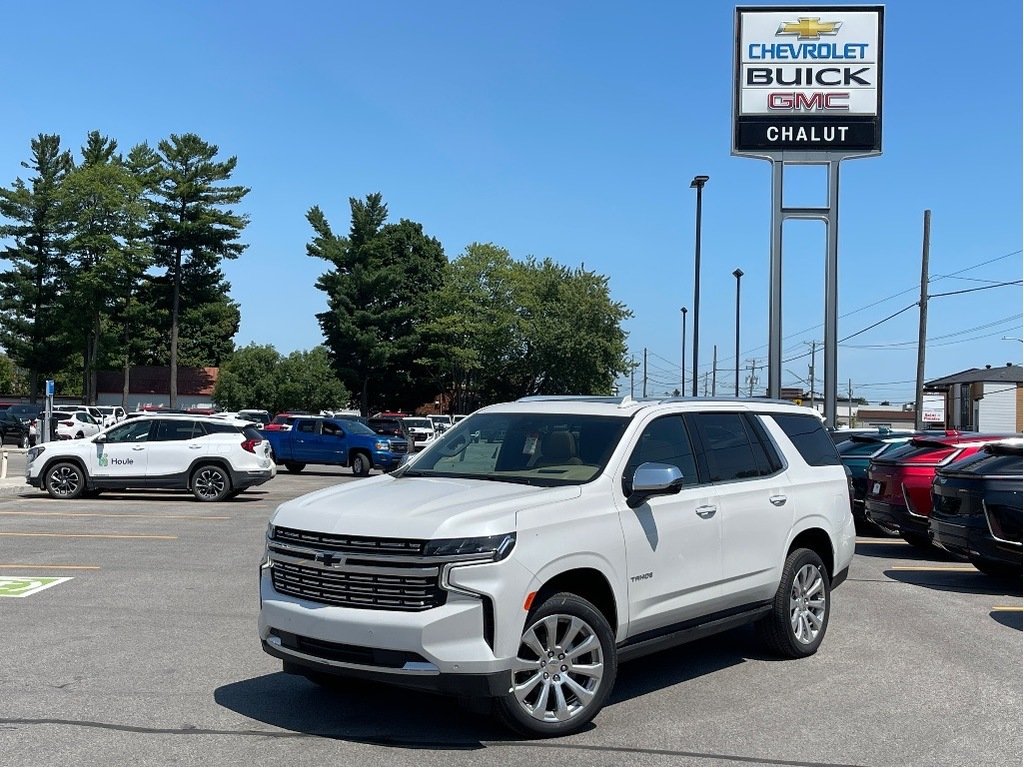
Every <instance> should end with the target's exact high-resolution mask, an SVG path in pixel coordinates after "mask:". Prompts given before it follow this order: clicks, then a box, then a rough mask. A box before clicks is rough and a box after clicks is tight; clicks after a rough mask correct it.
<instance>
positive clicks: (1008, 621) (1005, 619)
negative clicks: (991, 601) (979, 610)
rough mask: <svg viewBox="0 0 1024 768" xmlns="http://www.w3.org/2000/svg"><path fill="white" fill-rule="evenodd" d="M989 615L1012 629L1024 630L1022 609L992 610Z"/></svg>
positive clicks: (998, 622)
mask: <svg viewBox="0 0 1024 768" xmlns="http://www.w3.org/2000/svg"><path fill="white" fill-rule="evenodd" d="M989 616H991V617H992V618H993V619H994V620H995V622H996V623H997V624H1002V625H1003V626H1004V627H1009V628H1010V629H1016V630H1017V631H1018V632H1022V631H1024V613H1021V612H1020V611H992V612H991V613H989Z"/></svg>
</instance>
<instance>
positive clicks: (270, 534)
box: [267, 523, 275, 541]
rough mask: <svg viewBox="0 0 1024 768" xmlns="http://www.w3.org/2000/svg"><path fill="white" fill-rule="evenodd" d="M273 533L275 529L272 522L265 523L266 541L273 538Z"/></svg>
mask: <svg viewBox="0 0 1024 768" xmlns="http://www.w3.org/2000/svg"><path fill="white" fill-rule="evenodd" d="M274 533H275V531H274V524H273V523H267V541H269V540H270V539H272V538H274Z"/></svg>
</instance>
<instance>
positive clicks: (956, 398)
mask: <svg viewBox="0 0 1024 768" xmlns="http://www.w3.org/2000/svg"><path fill="white" fill-rule="evenodd" d="M924 388H925V391H926V392H935V393H942V394H944V395H945V398H946V428H947V429H959V430H963V431H967V432H1020V431H1021V415H1022V414H1021V411H1022V400H1024V369H1022V368H1021V366H1019V365H1012V364H1010V363H1007V364H1006V365H1004V366H1002V367H999V368H993V367H992V366H991V365H986V366H985V367H984V368H970V369H968V370H966V371H960V373H954V374H952V375H951V376H945V377H943V378H941V379H935V380H934V381H928V382H925V385H924Z"/></svg>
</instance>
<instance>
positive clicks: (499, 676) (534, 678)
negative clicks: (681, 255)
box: [259, 397, 854, 736]
mask: <svg viewBox="0 0 1024 768" xmlns="http://www.w3.org/2000/svg"><path fill="white" fill-rule="evenodd" d="M853 549H854V527H853V517H852V515H851V513H850V495H849V487H848V483H847V477H846V473H845V470H844V468H843V466H842V464H841V463H840V461H839V456H838V454H837V453H836V450H835V447H834V446H833V443H832V441H831V440H830V439H829V437H828V434H827V433H826V432H825V430H824V428H823V427H822V424H821V421H820V419H819V418H818V416H817V415H816V414H815V413H814V412H813V411H811V410H809V409H806V408H800V407H797V406H794V405H789V404H784V403H779V402H774V401H764V400H749V401H743V400H730V401H725V400H665V401H658V402H655V401H642V402H637V401H634V400H632V399H630V398H626V399H625V400H613V399H610V398H592V397H541V398H527V399H524V400H520V401H518V402H515V403H508V404H503V405H494V406H490V407H487V408H483V409H481V410H480V411H477V412H476V413H475V414H473V415H472V416H470V417H469V418H467V419H465V420H464V421H462V422H461V423H459V424H457V425H456V426H454V427H453V428H452V429H450V430H449V431H448V432H445V433H444V434H443V435H442V436H441V437H439V438H438V439H437V440H436V441H434V443H432V444H431V445H430V446H429V447H427V448H426V449H425V450H424V451H423V452H422V453H421V454H419V455H418V456H416V457H415V458H414V459H413V460H412V461H411V462H409V463H408V464H407V465H405V466H404V467H402V468H401V469H399V470H397V471H396V472H393V473H392V474H390V475H381V476H379V477H374V478H370V479H368V480H361V481H358V482H355V483H351V484H346V485H342V486H336V487H333V488H327V489H324V490H321V491H318V492H316V493H312V494H309V495H307V496H303V497H301V498H298V499H295V500H294V501H290V502H287V503H285V504H283V505H281V506H280V507H279V508H278V510H277V512H276V513H275V514H274V516H273V518H272V519H271V521H270V525H269V527H268V531H267V548H266V556H265V558H264V562H263V564H262V566H261V569H260V601H261V610H260V620H259V635H260V639H261V641H262V643H263V648H264V650H265V651H266V652H267V653H269V654H271V655H273V656H276V657H278V658H280V659H282V660H283V661H284V671H285V672H291V673H295V674H300V675H304V676H306V677H307V678H309V679H311V680H313V681H314V682H317V683H322V684H335V683H337V682H338V681H339V680H340V679H343V678H345V677H361V678H370V679H374V680H380V681H384V682H389V683H395V684H398V685H403V686H408V687H415V688H423V689H429V690H434V691H439V692H442V693H451V694H459V695H462V696H469V697H486V698H489V699H491V700H492V701H493V704H494V709H495V711H496V713H497V714H498V716H499V717H500V718H501V719H502V720H503V721H504V722H505V723H506V724H507V725H509V726H510V727H512V728H514V729H516V730H518V731H520V732H523V733H526V734H530V735H541V736H554V735H561V734H565V733H569V732H572V731H574V730H577V729H579V728H580V727H582V726H583V725H584V724H586V723H587V722H588V721H590V720H591V719H592V718H593V717H594V715H596V714H597V712H598V711H599V710H600V709H601V707H602V706H603V705H604V703H605V701H606V700H607V698H608V695H609V693H610V692H611V689H612V687H613V685H614V684H615V675H616V670H617V667H618V662H619V661H621V660H624V659H627V658H632V657H634V656H637V655H640V654H644V653H649V652H652V651H655V650H660V649H662V648H665V647H667V646H669V645H673V644H677V643H680V642H684V641H687V640H691V639H694V638H697V637H702V636H705V635H708V634H711V633H714V632H719V631H722V630H726V629H729V628H732V627H735V626H737V625H739V624H742V623H745V622H752V621H756V622H757V624H758V626H759V627H760V629H761V631H762V634H763V637H764V639H765V640H766V641H767V642H768V644H769V645H770V646H771V648H773V649H774V650H775V651H776V652H777V653H779V654H781V655H782V656H786V657H801V656H808V655H810V654H812V653H814V652H815V651H816V650H817V649H818V646H819V644H820V643H821V641H822V639H823V638H824V636H825V630H826V628H827V627H828V620H829V611H830V604H831V590H832V589H833V588H834V587H835V586H837V585H838V584H839V583H840V582H841V581H842V580H843V579H844V578H845V577H846V574H847V571H848V569H849V565H850V561H851V559H852V558H853Z"/></svg>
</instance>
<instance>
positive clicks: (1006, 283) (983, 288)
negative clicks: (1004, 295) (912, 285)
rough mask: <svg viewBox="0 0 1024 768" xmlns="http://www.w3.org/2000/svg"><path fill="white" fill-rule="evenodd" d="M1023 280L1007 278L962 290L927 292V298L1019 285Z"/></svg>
mask: <svg viewBox="0 0 1024 768" xmlns="http://www.w3.org/2000/svg"><path fill="white" fill-rule="evenodd" d="M1022 283H1024V280H1008V281H1006V282H1005V283H996V284H995V285H983V286H981V287H980V288H964V289H963V290H962V291H947V292H946V293H929V294H928V298H929V299H937V298H939V297H940V296H959V295H960V294H961V293H974V292H976V291H991V290H992V289H993V288H1003V287H1004V286H1007V285H1021V284H1022Z"/></svg>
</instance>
